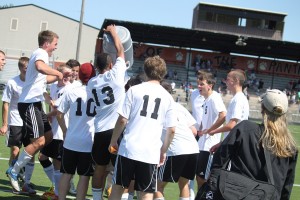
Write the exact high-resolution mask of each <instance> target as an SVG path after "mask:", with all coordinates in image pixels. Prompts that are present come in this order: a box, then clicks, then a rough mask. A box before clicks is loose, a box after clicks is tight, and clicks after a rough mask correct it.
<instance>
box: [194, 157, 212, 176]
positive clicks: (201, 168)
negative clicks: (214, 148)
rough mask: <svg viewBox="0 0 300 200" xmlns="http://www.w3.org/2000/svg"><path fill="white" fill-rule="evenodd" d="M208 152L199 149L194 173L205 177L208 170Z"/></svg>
mask: <svg viewBox="0 0 300 200" xmlns="http://www.w3.org/2000/svg"><path fill="white" fill-rule="evenodd" d="M209 161H211V160H210V152H209V151H200V153H199V155H198V163H197V170H196V175H197V176H199V177H201V178H203V179H205V178H206V177H205V174H206V173H209V172H210V164H211V163H209Z"/></svg>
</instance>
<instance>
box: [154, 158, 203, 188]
mask: <svg viewBox="0 0 300 200" xmlns="http://www.w3.org/2000/svg"><path fill="white" fill-rule="evenodd" d="M197 159H198V153H196V154H184V155H177V156H168V157H167V158H166V161H165V163H164V164H163V165H162V166H160V167H159V172H158V179H159V180H160V181H163V182H174V183H177V182H178V180H179V178H180V177H183V178H186V179H189V180H193V179H194V178H195V173H196V168H197Z"/></svg>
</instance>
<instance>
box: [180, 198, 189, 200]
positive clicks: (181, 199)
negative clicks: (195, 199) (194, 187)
mask: <svg viewBox="0 0 300 200" xmlns="http://www.w3.org/2000/svg"><path fill="white" fill-rule="evenodd" d="M179 200H190V198H189V197H187V198H184V197H179Z"/></svg>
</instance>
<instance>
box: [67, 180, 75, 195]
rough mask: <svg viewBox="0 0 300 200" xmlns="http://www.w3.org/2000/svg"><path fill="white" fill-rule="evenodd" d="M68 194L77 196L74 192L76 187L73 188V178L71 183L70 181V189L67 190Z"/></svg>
mask: <svg viewBox="0 0 300 200" xmlns="http://www.w3.org/2000/svg"><path fill="white" fill-rule="evenodd" d="M69 193H70V194H73V195H76V194H77V190H76V187H75V184H74V181H73V178H72V179H71V181H70V189H69Z"/></svg>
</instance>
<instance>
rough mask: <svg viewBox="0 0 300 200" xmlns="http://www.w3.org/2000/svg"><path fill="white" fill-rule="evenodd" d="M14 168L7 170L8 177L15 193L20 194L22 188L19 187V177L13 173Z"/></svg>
mask: <svg viewBox="0 0 300 200" xmlns="http://www.w3.org/2000/svg"><path fill="white" fill-rule="evenodd" d="M11 170H12V167H10V168H8V170H6V175H7V177H8V179H9V181H10V184H11V186H12V188H13V192H14V191H15V192H20V191H21V190H20V186H19V182H18V175H17V174H15V173H13V172H12V171H11Z"/></svg>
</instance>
